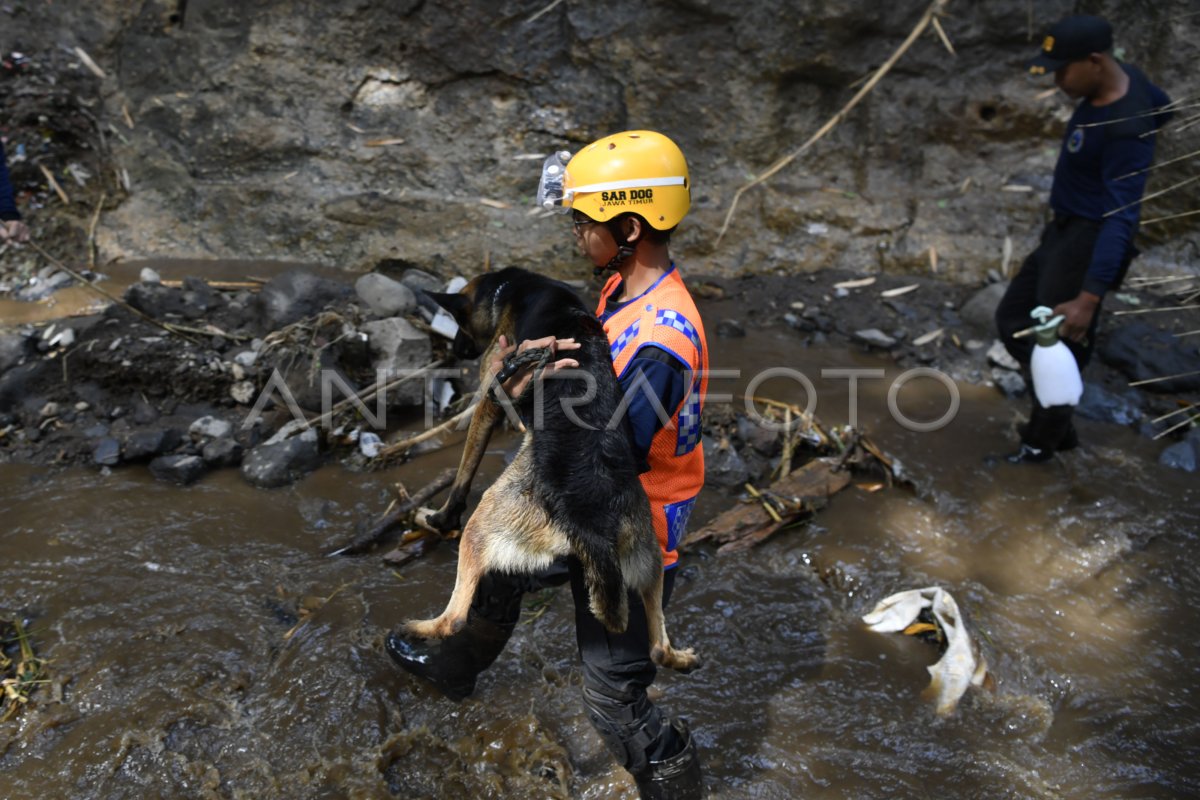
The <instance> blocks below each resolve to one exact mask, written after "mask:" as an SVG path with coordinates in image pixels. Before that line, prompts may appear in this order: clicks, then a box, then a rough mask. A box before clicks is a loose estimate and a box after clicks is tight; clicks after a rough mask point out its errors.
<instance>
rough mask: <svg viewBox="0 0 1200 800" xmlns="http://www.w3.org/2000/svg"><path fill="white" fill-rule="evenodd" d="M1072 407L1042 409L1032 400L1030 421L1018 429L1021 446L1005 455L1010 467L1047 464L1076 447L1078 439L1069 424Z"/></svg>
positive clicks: (1072, 426)
mask: <svg viewBox="0 0 1200 800" xmlns="http://www.w3.org/2000/svg"><path fill="white" fill-rule="evenodd" d="M1073 412H1074V409H1073V408H1072V407H1071V406H1050V407H1049V408H1046V407H1043V406H1042V405H1041V404H1039V403H1038V402H1037V400H1034V403H1033V409H1032V410H1031V411H1030V414H1029V422H1028V423H1027V424H1025V425H1022V426H1020V427H1018V429H1017V430H1018V432H1019V433H1020V434H1021V447H1020V449H1019V450H1017V452H1015V453H1012V454H1011V455H1008V456H1005V460H1006V461H1008V463H1010V464H1040V463H1042V462H1044V461H1049V460H1050V459H1051V458H1052V457H1053V456H1054V454H1055V453H1056V452H1059V451H1062V450H1070V449H1072V448H1075V447H1078V446H1079V436H1078V434H1076V433H1075V425H1074V424H1073V423H1072V422H1071V415H1072V413H1073Z"/></svg>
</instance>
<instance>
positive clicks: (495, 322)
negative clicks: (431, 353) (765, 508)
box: [405, 267, 700, 672]
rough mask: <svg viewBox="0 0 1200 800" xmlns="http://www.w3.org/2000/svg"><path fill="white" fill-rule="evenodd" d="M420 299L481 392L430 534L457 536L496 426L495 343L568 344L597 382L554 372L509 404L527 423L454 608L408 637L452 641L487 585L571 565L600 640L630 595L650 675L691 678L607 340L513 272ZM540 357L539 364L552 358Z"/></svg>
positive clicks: (481, 521) (428, 522)
mask: <svg viewBox="0 0 1200 800" xmlns="http://www.w3.org/2000/svg"><path fill="white" fill-rule="evenodd" d="M430 297H431V298H432V299H433V300H435V301H436V302H437V303H438V304H439V305H441V306H442V307H443V308H445V309H446V310H447V311H449V312H450V313H451V314H453V315H454V318H455V319H456V320H457V321H458V325H459V330H458V335H457V336H456V337H455V340H454V345H453V350H454V354H455V355H456V356H458V357H459V358H476V357H479V356H480V355H481V354H483V355H484V357H483V358H482V359H481V361H480V382H481V386H482V387H483V388H482V389H481V390H480V399H479V405H478V406H477V408H476V410H475V413H474V414H473V415H472V417H471V423H470V426H469V428H468V431H467V441H466V445H465V447H464V450H463V455H462V460H461V461H460V463H459V466H458V473H457V475H456V477H455V480H454V484H453V486H452V487H451V490H450V496H449V497H448V498H447V499H446V502H445V503H444V504H443V506H442V508H441V509H440V510H438V511H437V512H429V511H428V510H425V511H424V512H423V513H422V514H421V515H420V520H419V521H420V522H421V523H422V524H424V525H425V526H426V527H429V528H432V529H434V530H437V531H439V532H441V533H443V534H445V533H448V532H450V531H452V530H455V529H457V528H458V527H459V520H460V518H461V516H462V512H463V510H464V509H465V507H466V498H467V492H468V491H469V489H470V486H471V481H472V479H473V478H474V476H475V471H476V469H477V468H478V467H479V462H480V460H481V459H482V458H483V453H484V449H485V448H486V447H487V443H488V439H489V438H490V437H491V434H492V431H493V430H494V429H495V427H496V424H497V423H498V422H499V420H500V418H501V416H502V411H503V409H502V408H501V407H500V406H499V405H498V403H497V401H496V400H495V398H494V396H493V395H492V394H491V392H489V391H486V390H487V389H488V388H489V387H490V386H492V385H494V384H495V383H496V376H494V375H492V374H491V361H492V357H493V351H494V350H495V348H496V347H497V340H498V339H499V337H500V336H501V335H503V336H505V337H506V338H507V339H508V341H509V342H510V343H514V344H515V343H518V342H522V341H524V340H527V339H539V338H542V337H545V336H551V335H552V336H554V337H555V338H557V339H569V338H573V339H575V341H577V342H578V343H579V344H580V345H581V347H580V349H578V350H576V351H572V352H571V353H570V356H571V357H572V358H574V359H575V360H577V361H578V362H579V365H580V366H579V369H580V370H584V371H586V372H588V373H590V375H591V376H592V378H594V381H587V380H585V379H584V378H583V377H580V376H578V375H577V374H576V375H571V374H570V373H568V372H563V373H562V374H561V375H556V376H554V377H553V378H549V377H548V378H547V379H546V380H544V381H543V382H542V383H541V385H540V387H537V391H536V392H535V387H534V385H533V384H530V386H529V388H528V389H526V390H525V392H524V393H523V396H522V397H521V398H518V399H517V401H516V408H517V410H519V411H520V412H521V414H522V417H523V419H524V420H525V421H526V423H527V431H526V433H525V437H524V441H523V442H522V443H521V447H520V450H519V451H518V452H517V456H516V458H515V459H514V460H513V462H512V463H511V464H510V465H509V466H508V467H507V468H506V469H505V470H504V472H503V473H502V474H501V475H500V477H499V478H498V479H497V480H496V482H495V483H494V484H493V485H492V486H491V487H489V488H488V490H487V491H486V492H485V493H484V495H483V498H482V499H481V500H480V502H479V506H478V508H476V509H475V512H474V513H473V514H472V515H471V517H470V519H469V520H468V521H467V525H466V527H465V528H464V529H463V531H462V537H461V541H460V543H459V549H458V577H457V580H456V581H455V584H454V593H453V595H452V596H451V597H450V602H449V604H448V605H447V606H446V610H445V611H443V612H442V613H441V615H440V616H438V617H436V618H434V619H427V620H410V621H408V622H407V623H405V627H406V630H407V631H408V632H409V633H410V634H412V635H414V636H418V637H421V638H444V637H447V636H450V635H451V634H453V633H455V632H456V631H458V630H460V629H461V628H462V626H463V625H464V624H465V623H466V621H467V612H468V609H469V608H470V606H471V601H472V599H473V598H474V596H475V589H476V586H477V584H478V582H479V579H480V578H481V577H482V576H483V575H484V574H485V573H487V572H489V571H493V570H495V571H502V572H510V573H512V572H517V573H520V572H529V573H533V572H537V571H539V570H542V569H545V568H546V567H549V566H550V564H551V563H552V562H553V561H554V560H555V559H556V558H559V557H562V556H566V555H571V556H574V557H575V558H577V559H579V562H580V564H581V565H582V567H583V574H584V581H585V583H586V586H587V590H588V597H589V606H590V608H591V611H592V613H593V614H594V615H595V616H596V618H597V619H599V620H600V621H601V622H602V623H603V624H604V626H605V627H606V628H608V629H609V630H611V631H614V632H618V633H619V632H621V631H624V630H625V628H626V625H627V623H628V620H629V603H628V601H627V592H628V590H630V589H632V590H634V591H636V592H638V594H639V596H640V597H641V600H642V603H643V605H644V606H645V607H646V622H647V627H648V628H649V631H650V656H651V658H652V659H653V660H654V662H655V663H656V664H659V665H660V666H665V667H670V668H672V669H676V670H679V671H682V672H687V671H690V670H692V669H695V668H697V667H699V666H700V659H699V657H698V656H696V654H695V653H694V652H693V651H692V650H691V649H690V648H689V649H687V650H677V649H674V648H672V647H671V642H670V639H669V638H668V637H667V629H666V623H665V621H664V619H663V611H662V587H663V562H662V551H661V550H660V549H659V544H658V539H657V537H656V536H655V534H654V526H653V523H652V521H651V517H650V504H649V501H648V500H647V499H646V493H645V492H644V491H643V490H642V485H641V482H640V481H639V480H638V464H637V459H636V457H635V455H634V453H633V448H632V445H631V443H630V438H629V435H628V432H627V428H628V423H627V422H625V421H624V420H623V419H620V420H618V421H617V424H615V425H614V424H613V422H612V421H613V420H614V418H616V416H617V414H616V412H617V410H618V408H619V407H620V405H621V400H622V397H623V395H622V392H621V388H620V386H619V385H618V383H617V377H616V374H615V373H614V371H613V365H612V361H611V359H610V356H609V344H608V338H607V337H606V336H605V333H604V329H603V327H601V325H600V323H599V322H598V321H597V320H596V318H595V317H594V316H593V315H592V314H590V313H589V312H588V310H587V309H586V308H585V307H584V305H583V302H582V301H581V300H580V299H579V297H578V296H577V295H576V294H575V292H574V291H573V290H571V288H570V287H568V286H567V285H566V284H563V283H560V282H558V281H555V280H551V279H549V278H546V277H543V276H540V275H537V274H535V273H532V272H528V271H526V270H522V269H517V268H515V267H510V268H507V269H504V270H500V271H498V272H489V273H486V274H484V275H480V276H479V277H476V278H474V279H472V280H471V281H470V282H469V283H467V285H466V286H465V287H463V289H462V291H461V292H460V293H458V294H436V293H430ZM542 355H543V363H544V360H545V358H546V357H548V356H549V352H548V351H547V352H545V353H543V354H542ZM510 358H511V357H510ZM589 384H591V385H590V386H589ZM535 394H540V398H539V399H540V402H541V405H542V412H541V414H540V419H538V420H536V422H537V424H528V423H529V420H530V414H531V411H532V410H533V409H532V401H531V399H530V396H531V395H535ZM622 416H623V415H622Z"/></svg>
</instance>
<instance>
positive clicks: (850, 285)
mask: <svg viewBox="0 0 1200 800" xmlns="http://www.w3.org/2000/svg"><path fill="white" fill-rule="evenodd" d="M874 282H875V278H873V277H871V278H856V279H854V280H850V281H839V282H838V283H835V284H834V285H833V288H835V289H861V288H862V287H864V286H870V285H871V284H872V283H874Z"/></svg>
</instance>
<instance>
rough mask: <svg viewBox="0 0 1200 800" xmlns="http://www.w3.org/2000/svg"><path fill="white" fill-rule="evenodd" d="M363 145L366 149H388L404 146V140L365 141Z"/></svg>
mask: <svg viewBox="0 0 1200 800" xmlns="http://www.w3.org/2000/svg"><path fill="white" fill-rule="evenodd" d="M363 144H365V145H366V146H367V147H390V146H391V145H396V144H404V140H403V139H397V138H389V139H367V141H365V142H363Z"/></svg>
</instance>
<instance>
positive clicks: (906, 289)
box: [879, 283, 921, 297]
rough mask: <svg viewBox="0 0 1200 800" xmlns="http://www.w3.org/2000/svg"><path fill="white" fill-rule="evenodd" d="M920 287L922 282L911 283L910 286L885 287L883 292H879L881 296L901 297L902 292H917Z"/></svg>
mask: <svg viewBox="0 0 1200 800" xmlns="http://www.w3.org/2000/svg"><path fill="white" fill-rule="evenodd" d="M920 288H921V284H919V283H910V284H909V285H908V286H897V287H896V288H895V289H884V290H883V291H882V292H880V293H879V296H880V297H899V296H900V295H902V294H908V293H909V292H915V291H916V290H917V289H920Z"/></svg>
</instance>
